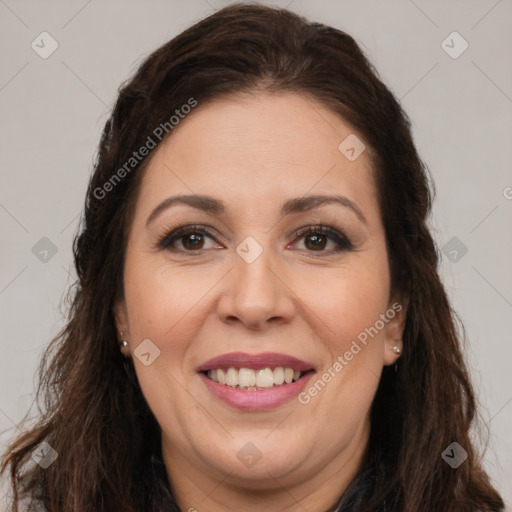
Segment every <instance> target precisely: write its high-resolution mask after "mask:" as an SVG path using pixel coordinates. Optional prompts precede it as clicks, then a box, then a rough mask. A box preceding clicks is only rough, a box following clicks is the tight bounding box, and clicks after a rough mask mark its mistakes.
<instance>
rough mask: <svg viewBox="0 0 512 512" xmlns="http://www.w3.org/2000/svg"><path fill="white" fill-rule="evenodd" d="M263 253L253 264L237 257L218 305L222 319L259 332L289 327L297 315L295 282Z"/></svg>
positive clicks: (225, 282) (235, 256)
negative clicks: (273, 326) (260, 330)
mask: <svg viewBox="0 0 512 512" xmlns="http://www.w3.org/2000/svg"><path fill="white" fill-rule="evenodd" d="M266 252H267V251H263V253H262V254H261V255H260V256H259V257H258V258H257V259H256V260H255V261H253V262H252V263H247V262H246V261H244V259H242V258H241V257H239V256H238V255H237V254H235V255H234V258H235V260H234V268H233V270H232V271H231V272H230V273H229V274H228V276H227V280H225V281H224V288H223V290H222V296H221V298H220V300H219V302H218V315H219V317H220V319H221V320H222V321H223V322H225V323H229V324H235V323H240V324H242V325H244V326H245V327H246V328H247V329H251V330H259V329H264V328H265V327H268V326H271V325H278V324H281V323H282V324H286V323H288V322H290V321H291V319H292V318H293V316H294V314H295V303H294V294H293V292H292V289H291V284H292V283H287V282H286V278H285V277H284V275H283V271H282V269H281V272H279V268H278V265H276V264H275V262H274V264H272V262H271V260H270V258H269V257H267V255H266Z"/></svg>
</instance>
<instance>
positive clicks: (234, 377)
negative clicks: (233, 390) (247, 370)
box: [226, 368, 238, 387]
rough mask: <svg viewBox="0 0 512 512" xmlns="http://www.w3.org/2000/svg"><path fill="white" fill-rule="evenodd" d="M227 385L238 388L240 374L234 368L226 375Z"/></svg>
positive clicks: (229, 369)
mask: <svg viewBox="0 0 512 512" xmlns="http://www.w3.org/2000/svg"><path fill="white" fill-rule="evenodd" d="M226 384H227V385H228V386H233V387H235V386H238V372H237V371H236V370H235V369H234V368H228V373H226Z"/></svg>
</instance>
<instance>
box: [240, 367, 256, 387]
mask: <svg viewBox="0 0 512 512" xmlns="http://www.w3.org/2000/svg"><path fill="white" fill-rule="evenodd" d="M256 381H257V379H256V374H255V373H254V370H251V369H250V368H240V370H239V371H238V385H239V386H240V387H241V388H248V387H250V386H255V385H256ZM258 386H260V384H258Z"/></svg>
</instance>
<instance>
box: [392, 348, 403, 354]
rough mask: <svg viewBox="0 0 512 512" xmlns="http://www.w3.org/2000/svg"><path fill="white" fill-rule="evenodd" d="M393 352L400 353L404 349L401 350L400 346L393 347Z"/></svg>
mask: <svg viewBox="0 0 512 512" xmlns="http://www.w3.org/2000/svg"><path fill="white" fill-rule="evenodd" d="M393 352H394V353H395V354H397V355H400V354H401V353H402V351H401V350H400V347H393Z"/></svg>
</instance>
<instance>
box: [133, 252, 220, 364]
mask: <svg viewBox="0 0 512 512" xmlns="http://www.w3.org/2000/svg"><path fill="white" fill-rule="evenodd" d="M221 276H222V274H219V273H218V272H217V271H216V270H215V269H214V268H212V267H210V268H209V269H200V268H199V266H198V267H191V268H186V269H185V268H181V267H178V266H176V265H170V264H169V263H168V262H164V263H161V262H159V263H157V264H155V263H154V262H152V261H151V260H150V258H148V257H147V255H145V254H143V253H142V254H141V255H140V257H132V259H131V260H130V261H128V262H127V265H126V268H125V295H126V303H127V307H128V318H129V323H130V325H129V328H130V333H131V337H132V340H133V341H134V342H135V344H137V343H139V342H140V341H142V340H143V339H146V338H149V339H150V340H152V341H153V342H154V343H155V344H156V345H157V346H158V347H159V349H160V350H161V357H163V358H165V359H168V360H169V364H170V365H172V366H174V367H176V366H178V365H181V363H182V362H183V359H184V357H185V353H186V350H187V348H188V347H189V345H190V343H191V341H192V340H193V339H194V338H195V337H196V335H197V333H198V332H199V330H200V329H201V326H202V325H203V324H204V320H205V316H206V315H207V312H206V309H207V308H208V304H209V293H210V292H211V291H212V290H213V289H214V287H215V284H216V283H217V282H218V281H219V278H220V277H221Z"/></svg>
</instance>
